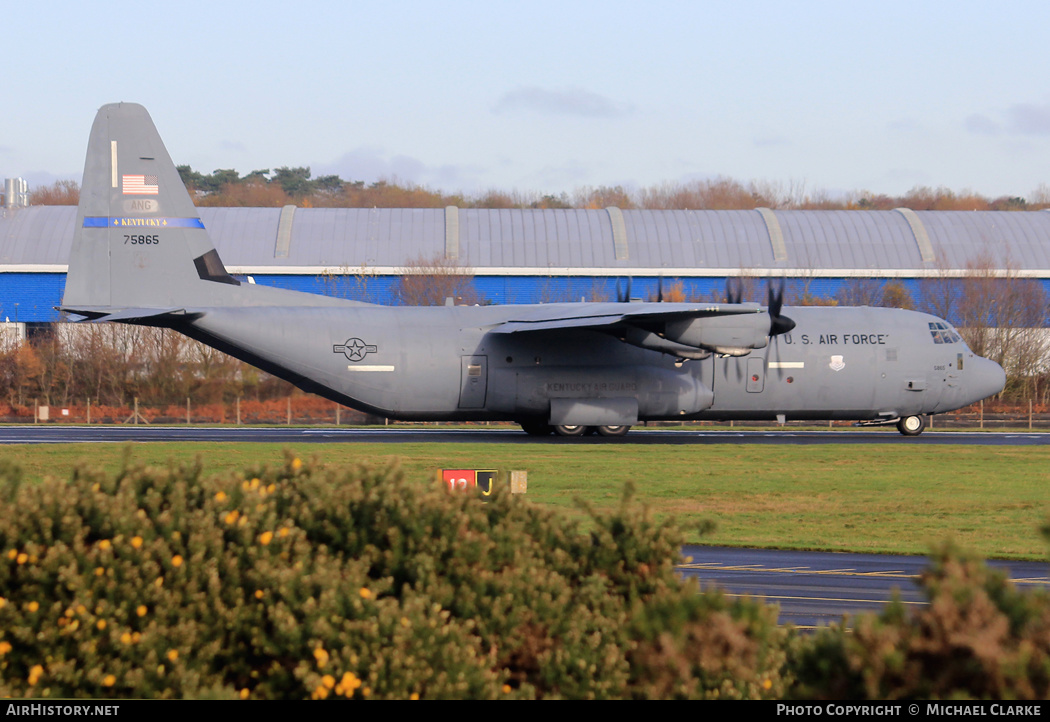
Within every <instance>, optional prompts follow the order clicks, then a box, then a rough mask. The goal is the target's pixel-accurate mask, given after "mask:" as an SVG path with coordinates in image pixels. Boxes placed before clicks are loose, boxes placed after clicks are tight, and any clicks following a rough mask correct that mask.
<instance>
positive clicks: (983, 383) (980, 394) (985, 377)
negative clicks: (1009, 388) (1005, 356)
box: [966, 356, 1006, 402]
mask: <svg viewBox="0 0 1050 722" xmlns="http://www.w3.org/2000/svg"><path fill="white" fill-rule="evenodd" d="M966 371H967V374H966V376H967V383H966V386H967V388H968V389H970V390H971V391H972V392H973V402H977V401H980V400H981V399H986V398H988V397H989V396H994V395H995V394H997V393H999V392H1000V391H1002V390H1003V389H1004V388H1005V387H1006V372H1005V371H1003V367H1002V366H1000V365H999V364H997V363H996V362H995V361H992V360H991V359H986V358H983V357H981V356H975V357H974V358H973V360H972V361H971V362H970V368H968V369H966Z"/></svg>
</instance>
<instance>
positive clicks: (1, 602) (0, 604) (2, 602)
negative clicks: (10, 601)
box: [0, 597, 7, 609]
mask: <svg viewBox="0 0 1050 722" xmlns="http://www.w3.org/2000/svg"><path fill="white" fill-rule="evenodd" d="M5 606H7V600H6V599H4V598H3V597H0V609H3V608H4V607H5Z"/></svg>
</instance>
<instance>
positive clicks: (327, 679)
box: [321, 674, 335, 689]
mask: <svg viewBox="0 0 1050 722" xmlns="http://www.w3.org/2000/svg"><path fill="white" fill-rule="evenodd" d="M321 684H323V685H324V686H325V687H327V688H328V689H331V688H332V687H334V686H335V677H333V676H332V675H330V674H326V675H325V676H323V677H321Z"/></svg>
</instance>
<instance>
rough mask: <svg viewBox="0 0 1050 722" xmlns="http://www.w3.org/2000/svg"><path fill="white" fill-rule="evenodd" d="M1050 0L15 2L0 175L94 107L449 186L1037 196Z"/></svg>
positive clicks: (1042, 178)
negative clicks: (745, 187)
mask: <svg viewBox="0 0 1050 722" xmlns="http://www.w3.org/2000/svg"><path fill="white" fill-rule="evenodd" d="M1048 27H1050V3H1046V2H1011V1H1010V0H1005V1H1004V2H999V3H994V4H993V3H989V2H986V1H985V2H970V1H969V0H954V1H953V2H922V1H919V0H911V1H910V2H897V1H896V0H888V1H884V2H879V3H855V2H842V0H838V1H836V2H823V1H809V2H807V1H805V0H801V1H799V2H784V1H783V0H780V1H778V2H764V1H762V0H751V1H748V0H735V1H733V2H714V1H712V2H700V1H694V2H670V1H663V0H650V1H649V2H641V1H640V0H635V1H634V2H620V1H618V0H606V1H605V2H590V1H587V0H560V2H548V1H547V0H530V1H529V2H520V1H519V2H510V1H504V0H487V1H485V2H470V1H466V0H443V1H441V2H437V1H430V2H424V1H417V0H388V1H387V2H374V1H373V2H358V1H357V0H342V1H338V2H336V1H332V2H322V1H319V0H302V1H301V2H296V3H289V2H271V1H270V0H253V1H252V2H241V1H239V0H229V1H226V0H207V1H204V2H201V1H198V0H180V2H170V3H143V2H123V1H119V0H118V1H109V2H107V1H106V0H96V1H95V2H90V3H85V2H80V1H73V0H66V1H63V2H57V1H53V0H35V1H34V2H19V3H17V4H14V3H5V7H4V17H3V23H2V25H0V50H2V53H0V57H2V58H3V62H4V64H5V67H4V68H3V71H2V72H0V177H3V178H9V177H23V178H25V179H26V180H28V181H29V183H30V186H31V187H34V186H37V185H45V184H50V183H52V182H54V181H55V180H59V179H74V180H77V181H79V180H80V176H81V174H82V170H83V159H84V152H85V148H86V145H87V137H88V132H89V130H90V127H91V122H92V120H93V118H94V114H95V111H96V110H97V109H98V108H99V107H100V106H102V105H103V104H105V103H109V102H116V101H131V102H137V103H141V104H143V105H145V106H146V108H147V109H148V110H149V112H150V114H151V115H152V117H153V120H154V122H155V123H156V125H157V127H158V129H159V131H160V134H161V137H162V138H163V139H164V141H165V144H166V145H167V148H168V152H169V153H170V155H171V156H172V158H173V160H174V161H175V162H176V163H177V164H180V165H181V164H188V165H190V166H192V167H193V168H194V169H195V170H198V171H201V172H204V173H210V172H211V171H213V170H216V169H219V168H233V169H236V170H238V171H240V172H241V173H242V174H247V173H248V172H250V171H252V170H256V169H264V168H269V169H273V168H278V167H281V166H291V167H296V166H309V167H310V168H311V170H312V172H313V175H314V176H319V175H324V174H330V173H335V174H338V175H339V176H341V177H342V178H344V179H346V180H363V181H365V182H367V183H371V182H374V181H376V180H380V179H387V180H397V181H399V182H401V183H411V184H418V185H422V186H425V187H427V188H430V189H431V190H440V191H443V192H446V193H454V192H463V193H466V194H468V195H477V194H480V193H482V192H484V191H487V190H492V189H495V190H500V191H505V192H517V193H522V194H526V195H529V194H547V193H551V194H558V193H562V192H566V193H569V194H570V195H571V194H572V193H573V192H574V191H576V190H578V189H581V188H587V187H595V186H615V185H621V186H624V187H625V188H628V189H639V188H646V187H652V186H661V185H664V184H677V183H684V182H689V181H692V180H697V179H701V180H702V179H713V178H718V177H728V178H733V179H735V180H738V181H741V182H745V183H746V182H749V181H753V180H754V181H760V182H765V183H772V184H778V185H780V186H781V187H792V188H796V189H798V188H801V189H804V190H805V191H806V192H811V191H812V192H817V191H823V192H827V193H829V194H831V195H832V196H833V197H840V196H842V195H845V194H847V193H851V192H860V191H868V192H871V193H875V194H879V193H884V194H887V195H901V194H903V193H906V192H907V191H908V190H910V189H912V188H915V187H920V186H929V187H934V188H936V187H947V188H949V189H951V190H953V191H956V192H964V191H974V192H977V193H979V194H981V195H984V196H986V197H989V198H996V197H999V196H1004V195H1005V196H1021V197H1031V196H1032V194H1033V192H1034V191H1036V190H1037V189H1039V188H1040V186H1042V187H1043V188H1044V189H1045V188H1046V186H1047V184H1050V50H1048V46H1047V40H1046V37H1047V36H1046V28H1048Z"/></svg>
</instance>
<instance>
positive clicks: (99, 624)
mask: <svg viewBox="0 0 1050 722" xmlns="http://www.w3.org/2000/svg"><path fill="white" fill-rule="evenodd" d="M95 626H96V627H98V628H99V631H101V630H103V629H105V628H106V620H105V619H100V620H98V621H97V622H95Z"/></svg>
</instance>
